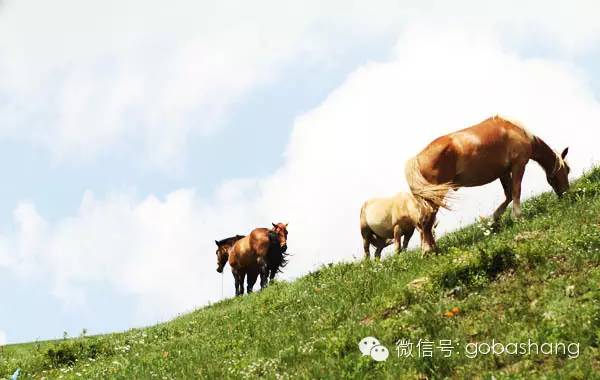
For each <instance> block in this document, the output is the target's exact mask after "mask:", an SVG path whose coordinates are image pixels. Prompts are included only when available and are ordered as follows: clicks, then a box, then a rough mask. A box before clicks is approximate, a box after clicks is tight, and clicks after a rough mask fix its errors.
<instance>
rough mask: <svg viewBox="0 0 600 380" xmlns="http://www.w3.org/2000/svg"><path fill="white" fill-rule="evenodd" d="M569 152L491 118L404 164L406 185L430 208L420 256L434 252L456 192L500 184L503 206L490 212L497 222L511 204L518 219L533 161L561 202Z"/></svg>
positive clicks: (566, 182)
mask: <svg viewBox="0 0 600 380" xmlns="http://www.w3.org/2000/svg"><path fill="white" fill-rule="evenodd" d="M568 151H569V149H568V148H566V149H565V150H564V151H563V152H562V154H560V155H559V154H557V153H556V152H554V151H553V150H552V149H550V147H548V145H547V144H546V143H545V142H544V141H543V140H542V139H541V138H539V137H537V136H534V135H533V134H531V133H529V132H528V131H527V130H526V129H525V128H523V127H522V126H521V125H519V124H517V123H515V122H512V121H509V120H507V119H505V118H502V117H499V116H494V117H491V118H489V119H486V120H484V121H483V122H481V123H479V124H477V125H474V126H472V127H469V128H466V129H463V130H461V131H458V132H454V133H450V134H448V135H445V136H442V137H439V138H437V139H436V140H434V141H433V142H432V143H431V144H429V145H428V146H427V147H426V148H425V149H423V151H421V152H420V153H419V154H418V155H417V156H415V157H414V158H412V159H410V160H409V161H408V162H407V164H406V180H407V182H408V184H409V186H410V189H411V191H412V192H413V194H414V195H415V196H416V197H417V198H418V199H420V200H421V201H422V202H423V204H424V205H426V206H429V207H430V211H431V212H429V213H428V216H427V217H426V218H424V219H423V220H422V224H423V231H422V235H423V236H422V239H423V242H424V244H423V250H424V251H425V252H427V251H430V250H433V249H435V239H434V237H433V233H432V226H433V223H434V221H435V216H436V213H437V211H438V209H439V208H440V207H446V208H447V204H446V201H445V197H446V194H447V192H448V190H450V189H458V188H459V187H463V186H464V187H472V186H482V185H485V184H487V183H490V182H493V181H495V180H496V179H499V180H500V182H501V183H502V187H503V188H504V194H505V196H506V200H505V201H504V202H502V204H501V205H500V206H499V207H498V208H497V209H496V211H495V212H494V220H496V221H497V220H498V219H499V218H500V217H501V216H502V214H503V213H504V211H505V210H506V208H507V206H508V205H509V204H510V202H511V201H512V202H513V209H512V215H513V217H515V218H518V217H519V216H520V215H521V181H522V179H523V174H524V173H525V166H526V165H527V163H528V162H529V160H534V161H536V162H537V163H539V164H540V166H541V167H542V168H543V169H544V171H545V172H546V177H547V180H548V183H549V184H550V186H552V188H553V189H554V191H555V192H556V194H557V195H558V196H559V197H560V196H562V194H563V193H565V192H566V191H567V190H568V189H569V178H568V176H569V171H570V169H569V166H568V165H567V163H566V162H565V157H566V156H567V153H568Z"/></svg>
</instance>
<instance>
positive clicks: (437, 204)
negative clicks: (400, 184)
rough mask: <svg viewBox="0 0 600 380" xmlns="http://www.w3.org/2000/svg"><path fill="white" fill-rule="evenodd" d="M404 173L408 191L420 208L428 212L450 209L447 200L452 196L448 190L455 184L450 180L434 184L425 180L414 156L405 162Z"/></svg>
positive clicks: (453, 187)
mask: <svg viewBox="0 0 600 380" xmlns="http://www.w3.org/2000/svg"><path fill="white" fill-rule="evenodd" d="M405 174H406V181H407V182H408V186H409V187H410V191H411V192H412V194H413V195H414V197H415V199H416V200H417V202H418V203H419V205H420V206H421V207H422V208H424V209H425V210H428V211H430V212H431V211H434V210H437V209H440V208H445V209H447V210H450V206H449V205H448V200H450V199H451V198H452V197H451V196H449V195H448V192H449V191H450V190H452V189H455V188H456V186H454V185H453V184H452V183H450V182H447V183H440V184H434V183H430V182H429V181H427V179H425V177H423V174H422V173H421V169H419V162H418V160H417V157H416V156H415V157H413V158H411V159H410V160H408V161H407V162H406V168H405Z"/></svg>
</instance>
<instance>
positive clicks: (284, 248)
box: [281, 244, 287, 252]
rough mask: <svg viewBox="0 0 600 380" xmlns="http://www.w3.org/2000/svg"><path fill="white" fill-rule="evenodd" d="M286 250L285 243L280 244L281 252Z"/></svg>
mask: <svg viewBox="0 0 600 380" xmlns="http://www.w3.org/2000/svg"><path fill="white" fill-rule="evenodd" d="M285 251H287V244H284V245H282V246H281V252H285Z"/></svg>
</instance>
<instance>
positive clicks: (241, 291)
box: [240, 271, 246, 296]
mask: <svg viewBox="0 0 600 380" xmlns="http://www.w3.org/2000/svg"><path fill="white" fill-rule="evenodd" d="M245 278H246V272H245V271H240V296H243V295H244V279H245Z"/></svg>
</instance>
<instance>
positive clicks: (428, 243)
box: [421, 210, 438, 255]
mask: <svg viewBox="0 0 600 380" xmlns="http://www.w3.org/2000/svg"><path fill="white" fill-rule="evenodd" d="M437 212H438V210H434V211H432V212H431V213H429V215H426V216H425V217H424V219H423V223H422V224H423V227H422V228H423V229H422V231H421V250H422V251H423V255H425V254H427V253H429V252H431V251H435V250H436V249H437V247H436V244H435V238H434V237H433V226H434V225H435V217H436V215H437Z"/></svg>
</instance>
